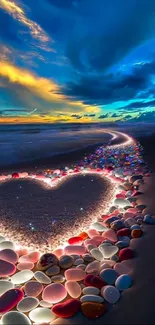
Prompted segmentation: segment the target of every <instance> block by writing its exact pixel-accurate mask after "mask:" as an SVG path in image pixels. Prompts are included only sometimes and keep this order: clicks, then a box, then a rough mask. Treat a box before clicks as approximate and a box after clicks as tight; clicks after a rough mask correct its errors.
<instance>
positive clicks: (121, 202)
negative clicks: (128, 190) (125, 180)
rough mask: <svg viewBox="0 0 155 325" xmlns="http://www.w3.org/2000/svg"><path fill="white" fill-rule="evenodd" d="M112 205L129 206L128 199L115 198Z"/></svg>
mask: <svg viewBox="0 0 155 325" xmlns="http://www.w3.org/2000/svg"><path fill="white" fill-rule="evenodd" d="M114 205H116V206H119V207H122V208H124V207H126V206H131V203H130V201H128V200H124V199H115V200H114Z"/></svg>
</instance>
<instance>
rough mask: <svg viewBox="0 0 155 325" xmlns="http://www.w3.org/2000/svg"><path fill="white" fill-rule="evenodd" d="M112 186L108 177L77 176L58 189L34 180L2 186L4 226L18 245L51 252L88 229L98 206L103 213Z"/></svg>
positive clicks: (0, 211) (0, 200) (0, 214)
mask: <svg viewBox="0 0 155 325" xmlns="http://www.w3.org/2000/svg"><path fill="white" fill-rule="evenodd" d="M111 187H112V185H111V183H110V182H109V181H108V180H107V179H106V178H104V179H102V178H101V177H99V176H95V175H86V176H84V175H83V176H80V175H79V176H75V175H74V176H73V177H72V178H69V179H68V180H66V181H65V182H64V183H62V184H61V185H60V186H59V187H58V188H56V189H52V188H45V187H44V186H43V185H41V184H40V183H39V182H35V181H34V180H31V181H27V180H11V181H9V182H6V183H2V184H1V186H0V219H1V223H2V225H3V226H4V229H5V233H6V229H7V232H8V238H9V237H10V238H11V239H14V240H15V242H16V241H17V242H19V240H20V241H21V242H23V243H24V244H25V241H27V240H28V241H29V245H30V244H32V245H34V247H37V248H39V249H41V248H42V249H43V250H44V248H43V246H42V245H45V247H46V250H50V251H51V250H53V249H55V248H56V247H57V246H58V245H61V244H62V243H63V242H64V238H65V239H68V238H69V237H72V236H73V235H75V234H76V233H77V234H78V233H80V231H82V230H87V228H88V227H89V225H90V223H91V221H94V219H95V217H97V216H98V213H99V212H98V207H99V206H101V207H102V209H103V210H104V208H105V201H106V200H107V196H108V192H109V191H111ZM33 228H34V229H33ZM1 231H2V226H1ZM12 234H13V237H12ZM29 245H28V246H29Z"/></svg>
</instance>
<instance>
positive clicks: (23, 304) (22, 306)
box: [17, 297, 39, 313]
mask: <svg viewBox="0 0 155 325" xmlns="http://www.w3.org/2000/svg"><path fill="white" fill-rule="evenodd" d="M38 305H39V300H38V299H37V298H34V297H25V298H23V299H22V300H21V301H20V302H19V303H18V305H17V310H18V311H20V312H23V313H27V312H29V311H30V310H32V309H34V308H36V307H37V306H38Z"/></svg>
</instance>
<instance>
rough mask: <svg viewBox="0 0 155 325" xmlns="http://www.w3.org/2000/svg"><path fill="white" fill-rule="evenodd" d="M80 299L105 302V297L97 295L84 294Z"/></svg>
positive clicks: (82, 300)
mask: <svg viewBox="0 0 155 325" xmlns="http://www.w3.org/2000/svg"><path fill="white" fill-rule="evenodd" d="M80 301H81V302H82V303H83V302H88V301H91V302H99V303H101V302H103V301H104V299H103V298H102V297H100V296H96V295H90V294H89V295H84V296H82V297H81V298H80Z"/></svg>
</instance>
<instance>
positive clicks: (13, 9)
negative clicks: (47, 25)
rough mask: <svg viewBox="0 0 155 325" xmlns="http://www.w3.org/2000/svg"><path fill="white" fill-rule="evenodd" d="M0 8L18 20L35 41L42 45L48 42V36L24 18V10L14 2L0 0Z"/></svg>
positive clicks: (34, 23)
mask: <svg viewBox="0 0 155 325" xmlns="http://www.w3.org/2000/svg"><path fill="white" fill-rule="evenodd" d="M0 8H1V9H3V10H5V11H6V12H7V13H8V14H9V15H10V16H12V17H13V18H14V19H16V20H18V21H19V22H20V23H21V24H23V25H24V26H26V27H27V28H28V30H29V32H30V34H31V35H32V37H34V38H35V39H37V40H39V41H41V42H42V43H44V44H45V43H47V42H48V41H49V40H50V39H49V37H48V35H47V34H46V33H45V32H44V30H43V29H42V28H41V26H40V25H38V24H37V23H36V22H34V21H32V20H31V19H29V18H28V17H27V16H26V13H25V12H24V9H22V8H21V7H20V6H19V5H17V4H16V3H15V2H14V1H12V0H0ZM44 49H46V48H44Z"/></svg>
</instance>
